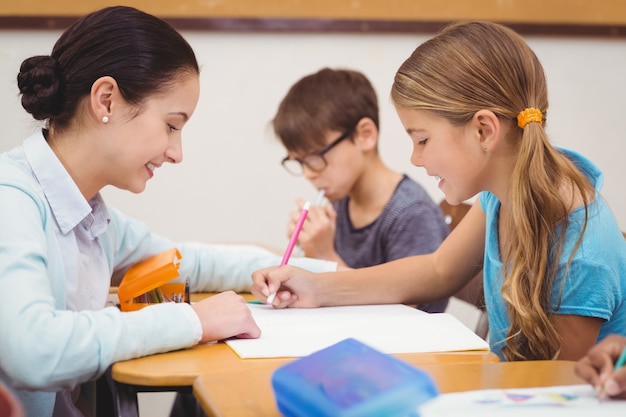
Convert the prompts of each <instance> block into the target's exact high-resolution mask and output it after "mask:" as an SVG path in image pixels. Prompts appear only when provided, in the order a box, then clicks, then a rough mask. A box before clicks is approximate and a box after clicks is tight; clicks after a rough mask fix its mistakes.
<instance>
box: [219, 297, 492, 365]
mask: <svg viewBox="0 0 626 417" xmlns="http://www.w3.org/2000/svg"><path fill="white" fill-rule="evenodd" d="M250 310H251V311H252V315H253V316H254V319H255V320H256V322H257V324H258V325H259V327H260V328H261V332H262V333H261V337H260V338H259V339H232V340H228V341H227V342H226V343H227V344H228V345H229V346H230V347H231V348H232V349H233V350H234V351H235V352H236V353H237V354H238V355H239V356H240V357H241V358H272V357H302V356H307V355H310V354H311V353H313V352H316V351H318V350H320V349H323V348H326V347H328V346H330V345H333V344H335V343H337V342H340V341H341V340H343V339H346V338H349V337H352V338H354V339H357V340H359V341H361V342H363V343H365V344H367V345H369V346H371V347H373V348H374V349H377V350H379V351H381V352H384V353H390V354H393V353H416V352H448V351H465V350H488V349H489V345H488V344H487V342H485V341H484V340H483V339H481V338H480V337H478V336H477V335H476V334H475V333H474V332H473V331H472V330H470V329H469V328H467V327H466V326H465V325H464V324H463V323H461V322H460V321H459V320H458V319H456V318H455V317H454V316H452V315H450V314H446V313H436V314H427V313H424V312H423V311H421V310H418V309H416V308H413V307H409V306H405V305H402V304H387V305H365V306H342V307H320V308H313V309H302V308H287V309H275V308H272V307H271V306H265V305H257V304H251V305H250Z"/></svg>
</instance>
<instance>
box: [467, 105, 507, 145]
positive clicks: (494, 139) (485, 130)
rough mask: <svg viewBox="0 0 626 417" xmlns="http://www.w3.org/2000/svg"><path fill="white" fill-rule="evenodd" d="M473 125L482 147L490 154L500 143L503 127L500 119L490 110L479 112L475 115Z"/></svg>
mask: <svg viewBox="0 0 626 417" xmlns="http://www.w3.org/2000/svg"><path fill="white" fill-rule="evenodd" d="M472 123H473V125H474V127H475V131H476V137H477V138H478V143H479V145H480V147H481V148H482V149H483V150H484V151H486V152H488V151H490V150H493V147H494V146H496V145H497V143H498V142H499V141H500V133H501V130H502V125H501V123H500V119H498V116H496V115H495V113H494V112H492V111H490V110H479V111H477V112H476V113H475V114H474V117H473V118H472Z"/></svg>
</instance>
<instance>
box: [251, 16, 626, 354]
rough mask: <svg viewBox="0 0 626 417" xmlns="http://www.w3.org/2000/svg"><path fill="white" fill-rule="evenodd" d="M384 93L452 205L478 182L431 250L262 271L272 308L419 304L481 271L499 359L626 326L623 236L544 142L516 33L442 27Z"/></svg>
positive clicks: (565, 347)
mask: <svg viewBox="0 0 626 417" xmlns="http://www.w3.org/2000/svg"><path fill="white" fill-rule="evenodd" d="M391 98H392V101H393V103H394V105H395V107H396V110H397V112H398V115H399V117H400V120H401V122H402V124H403V125H404V127H405V129H406V131H407V133H408V134H409V136H410V138H411V140H412V142H413V153H412V156H411V162H412V163H413V164H414V165H416V166H422V167H424V168H425V169H426V171H427V173H428V174H429V175H431V176H433V177H436V178H437V179H438V181H439V188H440V189H441V190H442V191H443V192H444V193H445V195H446V200H447V201H448V202H449V203H451V204H458V203H461V202H462V201H465V200H467V199H469V198H471V197H472V196H475V195H476V194H478V198H477V199H476V202H475V203H474V205H473V207H472V209H471V210H470V211H469V212H468V214H467V215H466V217H465V218H464V219H463V221H462V222H461V223H460V224H459V225H458V226H457V227H456V229H455V230H454V231H453V232H452V233H451V234H450V236H449V237H448V238H447V239H446V240H445V241H444V242H443V243H442V245H441V246H440V247H439V248H438V249H437V250H436V251H435V252H434V253H432V254H429V255H423V256H415V257H410V258H405V259H401V260H399V261H395V262H391V263H387V264H383V265H381V266H377V267H371V268H366V269H361V270H355V271H342V272H338V273H331V274H321V275H319V276H315V277H314V274H310V273H306V272H302V271H299V270H296V269H293V268H279V269H270V270H262V271H259V272H257V273H255V274H254V275H253V280H254V282H255V285H254V287H253V292H254V293H255V294H256V295H257V296H258V297H259V298H261V299H264V298H265V297H267V296H268V295H269V294H270V293H271V292H275V291H278V296H277V297H276V299H275V301H274V305H275V306H276V307H286V306H294V307H298V306H320V305H337V304H370V303H392V302H393V303H397V302H402V303H415V302H417V303H422V302H427V301H430V300H434V299H440V298H443V297H446V296H449V295H451V294H453V293H454V292H455V291H456V290H458V289H460V288H462V287H463V286H464V285H465V284H466V283H468V282H469V280H470V279H471V278H472V277H473V276H474V274H476V273H477V272H478V271H480V270H481V269H482V270H483V273H484V287H485V300H486V305H487V311H488V314H489V324H490V332H489V343H490V346H491V349H492V350H493V351H494V352H495V353H497V354H498V355H499V356H500V357H501V358H502V359H504V360H527V359H555V358H560V359H579V358H580V357H582V356H583V355H584V354H585V353H586V352H587V350H588V349H589V348H590V347H591V346H593V344H594V343H596V342H597V341H599V340H601V339H603V338H604V337H605V336H606V335H608V334H609V333H619V334H625V333H626V303H624V297H625V296H626V278H624V277H626V242H625V241H624V239H623V237H622V235H621V232H620V230H619V227H618V226H617V224H616V222H615V219H614V217H613V215H612V213H611V211H610V209H609V207H608V206H607V204H606V203H605V201H603V200H602V198H601V197H600V196H599V194H598V190H599V188H600V186H601V185H602V174H601V172H600V171H599V170H598V168H597V167H596V166H595V165H593V164H592V163H591V162H590V161H589V160H587V159H586V158H584V157H583V156H581V155H579V154H577V153H575V152H571V151H568V150H565V149H557V148H555V147H553V146H552V145H551V144H550V142H549V140H548V137H547V135H546V132H545V130H544V128H545V122H546V116H547V110H548V98H547V86H546V80H545V75H544V72H543V68H542V66H541V64H540V62H539V60H538V59H537V57H536V56H535V54H534V53H533V51H532V50H531V49H530V48H529V47H528V45H527V44H526V43H525V42H524V40H523V39H522V38H521V37H520V36H519V35H518V34H516V33H515V32H513V31H512V30H510V29H508V28H506V27H504V26H501V25H498V24H493V23H487V22H470V23H459V24H454V25H451V26H449V27H447V28H445V29H444V30H443V31H442V32H441V33H439V34H438V35H436V36H435V37H434V38H432V39H430V40H429V41H427V42H425V43H424V44H422V45H420V46H419V47H418V48H417V49H416V50H415V51H414V52H413V54H412V55H411V56H410V57H409V58H408V59H407V60H406V61H405V62H404V63H403V64H402V66H401V67H400V68H399V69H398V71H397V74H396V77H395V80H394V84H393V87H392V91H391ZM381 277H384V278H385V279H384V280H383V279H381ZM390 277H391V278H390Z"/></svg>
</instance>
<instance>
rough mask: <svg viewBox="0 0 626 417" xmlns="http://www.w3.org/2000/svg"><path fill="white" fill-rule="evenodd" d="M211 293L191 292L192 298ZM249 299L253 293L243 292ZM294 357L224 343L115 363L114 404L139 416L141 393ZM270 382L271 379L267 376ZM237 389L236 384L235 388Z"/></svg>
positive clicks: (444, 358)
mask: <svg viewBox="0 0 626 417" xmlns="http://www.w3.org/2000/svg"><path fill="white" fill-rule="evenodd" d="M207 296H208V294H191V299H192V301H197V300H200V299H202V298H205V297H207ZM244 297H245V298H246V299H248V300H250V299H252V296H251V295H250V294H246V295H244ZM397 357H399V358H402V359H404V360H406V361H408V362H410V363H412V364H415V365H424V364H446V363H447V364H459V363H485V362H497V361H499V359H498V357H497V356H496V355H495V354H494V353H492V352H489V351H469V352H446V353H413V354H401V355H397ZM292 360H294V358H267V359H241V358H239V356H237V354H236V353H235V352H234V351H232V350H231V349H230V348H229V347H228V345H226V344H225V343H212V344H205V345H198V346H194V347H192V348H190V349H185V350H179V351H175V352H168V353H161V354H158V355H152V356H145V357H142V358H137V359H131V360H128V361H123V362H117V363H115V364H113V367H112V376H113V380H114V382H115V393H114V394H115V403H116V404H115V406H116V408H117V410H118V412H119V415H120V416H123V417H136V416H138V414H139V411H138V405H137V393H138V392H152V391H177V392H183V393H191V392H192V386H193V384H194V381H195V380H196V378H197V377H199V376H201V375H208V376H211V375H214V374H229V373H237V372H238V373H240V374H246V373H249V372H255V371H260V372H261V371H262V372H266V373H267V375H269V374H271V372H272V371H273V370H274V369H276V368H277V367H279V366H280V365H283V364H285V363H287V362H290V361H292ZM268 381H269V379H268ZM233 389H234V387H233Z"/></svg>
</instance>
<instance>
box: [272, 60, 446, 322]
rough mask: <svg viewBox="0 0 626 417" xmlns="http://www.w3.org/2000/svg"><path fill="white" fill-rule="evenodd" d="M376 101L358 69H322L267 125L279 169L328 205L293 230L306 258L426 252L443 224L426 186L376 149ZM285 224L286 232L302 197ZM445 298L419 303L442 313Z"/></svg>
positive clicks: (352, 259) (344, 259)
mask: <svg viewBox="0 0 626 417" xmlns="http://www.w3.org/2000/svg"><path fill="white" fill-rule="evenodd" d="M378 119H379V117H378V99H377V96H376V92H375V91H374V88H373V87H372V85H371V83H370V82H369V80H368V79H367V78H366V77H365V76H364V75H363V74H362V73H360V72H357V71H352V70H342V69H329V68H325V69H322V70H320V71H318V72H317V73H314V74H310V75H308V76H305V77H304V78H302V79H300V80H299V81H298V82H296V83H295V84H294V85H293V86H292V87H291V88H290V90H289V92H288V93H287V95H286V96H285V97H284V98H283V100H282V102H281V103H280V106H279V108H278V112H277V113H276V115H275V117H274V119H273V121H272V124H273V128H274V132H275V133H276V135H277V137H278V139H279V140H280V141H281V142H282V144H283V146H284V147H285V148H286V150H287V156H286V157H285V158H284V159H283V160H282V165H283V167H284V168H285V169H286V170H287V171H288V172H289V173H290V174H293V175H304V177H305V178H306V179H307V180H309V181H310V182H311V184H313V186H314V187H315V188H316V189H318V190H323V191H324V195H325V197H326V199H328V200H329V201H330V203H331V204H326V205H322V206H313V207H311V208H310V210H309V213H308V216H307V219H306V222H305V224H304V226H303V228H302V231H301V232H300V236H299V241H298V243H299V244H300V247H301V248H302V250H303V251H304V254H305V255H306V256H307V257H312V258H319V259H326V260H332V261H335V262H338V264H339V265H341V266H344V267H349V268H363V267H367V266H372V265H377V264H380V263H384V262H389V261H392V260H395V259H399V258H403V257H407V256H411V255H418V254H423V253H430V252H433V251H434V250H435V249H436V248H437V247H438V246H439V244H440V243H441V242H442V241H443V239H445V237H446V236H447V234H448V231H449V228H448V225H447V224H446V223H445V221H444V218H443V215H442V213H441V210H440V209H439V207H438V206H437V204H436V203H435V202H434V201H433V200H432V198H431V197H430V196H429V195H428V193H427V192H426V190H424V188H422V186H420V185H419V184H418V183H416V182H415V181H413V180H412V179H411V178H409V177H408V176H407V175H404V174H401V173H398V172H396V171H394V170H392V169H391V168H389V167H388V166H386V165H385V164H384V163H383V161H382V159H381V158H380V155H379V153H378V134H379V131H378V127H379V125H378V124H379V121H378ZM297 204H298V206H299V207H298V210H297V211H294V212H292V214H291V218H290V220H289V223H288V234H289V235H291V233H292V231H293V229H294V228H295V224H296V221H297V219H298V217H299V214H300V209H301V208H302V205H303V204H304V200H298V201H297ZM446 305H447V300H442V301H439V302H436V303H432V304H428V305H420V306H418V307H419V308H420V309H422V310H424V311H428V312H441V311H443V310H444V309H445V307H446Z"/></svg>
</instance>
